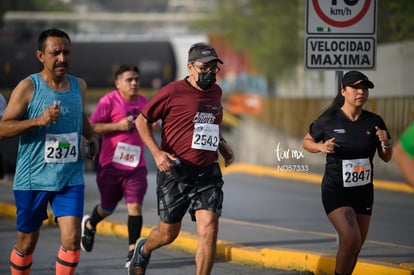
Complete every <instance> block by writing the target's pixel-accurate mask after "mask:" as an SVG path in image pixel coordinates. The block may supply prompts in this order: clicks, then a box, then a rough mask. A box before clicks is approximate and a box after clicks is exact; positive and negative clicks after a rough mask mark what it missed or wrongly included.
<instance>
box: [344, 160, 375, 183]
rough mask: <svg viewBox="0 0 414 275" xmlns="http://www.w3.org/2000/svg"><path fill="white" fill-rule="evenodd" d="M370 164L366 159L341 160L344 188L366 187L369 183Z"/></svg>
mask: <svg viewBox="0 0 414 275" xmlns="http://www.w3.org/2000/svg"><path fill="white" fill-rule="evenodd" d="M371 173H372V170H371V163H370V162H369V159H368V158H364V159H344V160H342V180H343V184H344V187H355V186H361V185H366V184H369V183H370V182H371Z"/></svg>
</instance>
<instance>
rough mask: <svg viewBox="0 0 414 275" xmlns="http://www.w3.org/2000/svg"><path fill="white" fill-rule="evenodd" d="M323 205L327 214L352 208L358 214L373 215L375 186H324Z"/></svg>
mask: <svg viewBox="0 0 414 275" xmlns="http://www.w3.org/2000/svg"><path fill="white" fill-rule="evenodd" d="M322 203H323V207H324V209H325V212H326V214H329V213H330V212H331V211H333V210H335V209H337V208H339V207H344V206H349V207H352V208H353V209H354V211H355V213H357V214H363V215H369V216H371V215H372V207H373V204H374V185H373V184H367V185H363V186H358V187H349V188H347V187H343V186H332V185H324V184H322Z"/></svg>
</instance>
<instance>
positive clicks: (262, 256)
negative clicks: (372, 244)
mask: <svg viewBox="0 0 414 275" xmlns="http://www.w3.org/2000/svg"><path fill="white" fill-rule="evenodd" d="M228 173H248V174H252V175H258V176H269V177H275V178H283V179H292V180H301V181H305V182H310V183H315V184H320V182H321V179H322V176H321V175H318V174H311V173H296V172H278V171H277V170H276V169H275V168H271V167H264V166H257V165H250V164H243V163H238V164H232V165H231V166H229V167H226V168H223V174H228ZM375 186H376V188H380V189H385V190H390V191H398V192H408V193H414V191H413V189H412V188H410V187H409V186H406V185H405V184H404V183H402V182H392V181H383V180H376V181H375ZM405 187H407V188H405ZM0 215H1V216H3V217H7V218H13V219H15V217H16V207H15V206H14V205H12V204H7V203H2V202H0ZM44 224H45V225H54V226H55V223H54V221H53V214H52V213H49V218H48V219H47V220H46V221H45V222H44ZM154 227H155V226H148V225H144V226H143V228H142V232H141V235H142V236H144V237H147V236H148V235H149V233H150V232H151V230H152V229H153V228H154ZM97 233H98V234H102V235H110V236H117V237H121V238H128V229H127V225H126V224H125V223H121V222H112V221H105V220H104V221H102V222H100V223H99V224H98V226H97ZM168 247H169V248H173V249H178V250H181V251H185V252H188V253H191V254H194V253H195V251H196V248H197V236H196V235H195V234H192V233H189V232H181V233H180V235H179V236H178V238H177V239H176V240H175V241H174V242H173V243H172V244H170V245H169V246H168ZM217 257H218V258H221V259H224V260H226V261H229V262H232V263H236V264H242V265H250V266H257V267H263V268H273V269H280V270H297V271H309V272H312V273H313V274H315V275H326V274H332V268H333V266H335V256H334V255H324V254H319V253H314V252H310V251H299V250H288V249H269V248H262V249H259V248H254V247H247V246H242V245H239V244H237V243H232V242H228V241H224V240H218V241H217ZM366 274H376V275H388V274H392V275H413V274H414V266H412V265H410V264H401V265H396V264H389V263H385V262H373V261H372V262H371V261H366V260H360V259H359V260H358V263H357V265H356V267H355V270H354V272H353V275H366Z"/></svg>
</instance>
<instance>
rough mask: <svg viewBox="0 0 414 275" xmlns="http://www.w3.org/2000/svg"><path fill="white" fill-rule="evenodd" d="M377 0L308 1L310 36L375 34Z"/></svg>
mask: <svg viewBox="0 0 414 275" xmlns="http://www.w3.org/2000/svg"><path fill="white" fill-rule="evenodd" d="M376 2H377V1H376V0H308V5H307V22H306V26H307V30H306V32H307V33H308V34H319V35H320V34H322V35H332V34H344V35H352V34H374V33H375V25H376V24H375V12H376Z"/></svg>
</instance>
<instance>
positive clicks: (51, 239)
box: [0, 218, 308, 275]
mask: <svg viewBox="0 0 414 275" xmlns="http://www.w3.org/2000/svg"><path fill="white" fill-rule="evenodd" d="M14 228H15V222H14V221H13V220H11V219H5V218H0V232H1V233H0V247H1V250H0V274H3V275H4V274H10V270H9V267H8V266H9V265H8V261H9V253H10V248H11V247H12V246H13V244H14V242H15V236H16V232H15V230H14ZM126 243H127V241H126V239H123V238H117V237H113V236H102V235H97V236H96V244H97V245H96V249H94V250H93V251H92V252H91V253H86V252H83V251H82V254H81V260H80V262H79V265H78V267H77V269H76V273H75V274H87V275H117V274H123V275H124V274H126V273H127V271H126V269H125V268H124V264H125V257H126ZM58 247H59V231H58V229H57V228H56V227H51V226H46V227H43V228H42V230H41V235H40V239H39V242H38V246H37V248H36V251H35V253H34V256H33V257H34V259H33V266H32V273H31V274H32V275H52V274H55V266H54V264H55V259H56V253H57V249H58ZM194 270H195V266H194V257H193V255H190V254H189V253H184V252H180V251H177V250H173V249H171V248H161V249H159V250H157V251H155V252H154V253H153V255H152V259H151V263H150V265H149V266H148V269H147V273H146V274H148V275H161V274H170V275H183V274H194V273H195V272H194ZM222 274H226V275H227V274H228V275H244V274H245V275H248V274H263V275H270V274H273V275H300V274H303V275H305V274H308V273H307V272H295V271H284V270H280V271H277V270H272V269H264V268H254V267H247V266H243V265H236V264H231V263H228V262H226V261H224V260H220V259H219V260H218V261H217V262H216V264H215V265H214V270H213V272H212V275H222Z"/></svg>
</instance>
